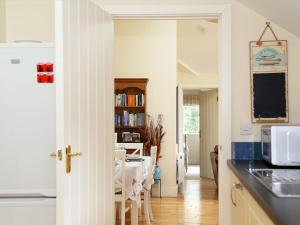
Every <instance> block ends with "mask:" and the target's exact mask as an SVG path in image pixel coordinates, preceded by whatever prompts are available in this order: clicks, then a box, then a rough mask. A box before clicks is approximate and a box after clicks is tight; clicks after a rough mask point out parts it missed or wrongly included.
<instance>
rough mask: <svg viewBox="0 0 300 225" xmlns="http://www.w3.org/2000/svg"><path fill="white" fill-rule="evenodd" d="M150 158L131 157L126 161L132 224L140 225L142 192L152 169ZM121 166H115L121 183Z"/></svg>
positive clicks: (126, 180)
mask: <svg viewBox="0 0 300 225" xmlns="http://www.w3.org/2000/svg"><path fill="white" fill-rule="evenodd" d="M151 164H152V163H151V157H150V156H136V155H134V156H132V155H129V156H128V157H127V158H126V160H125V189H126V196H128V198H129V199H130V200H131V205H132V208H131V224H132V225H138V208H139V206H140V205H141V191H142V190H143V182H144V180H145V179H146V178H147V176H148V173H149V169H150V167H151ZM121 169H122V168H121V166H120V165H119V164H117V165H116V166H115V180H116V181H119V182H120V181H121V179H122V171H121Z"/></svg>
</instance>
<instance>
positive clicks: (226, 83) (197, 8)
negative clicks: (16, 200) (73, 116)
mask: <svg viewBox="0 0 300 225" xmlns="http://www.w3.org/2000/svg"><path fill="white" fill-rule="evenodd" d="M69 3H70V5H71V6H69V5H66V7H65V8H64V7H62V4H61V3H59V4H58V7H57V9H58V11H57V12H58V13H57V14H58V19H57V22H58V23H57V25H58V26H57V30H58V31H60V32H58V35H57V36H58V41H57V44H58V45H57V46H59V47H60V48H59V49H64V50H65V51H62V50H60V51H58V52H57V56H58V57H57V60H58V62H60V65H59V71H60V72H62V71H63V67H62V65H63V63H62V59H66V60H67V59H68V58H69V57H68V56H69V55H70V54H69V53H70V52H69V51H70V49H72V46H73V44H72V43H69V42H67V43H68V44H67V45H66V44H64V41H63V39H64V38H65V35H61V33H63V34H65V33H67V34H68V35H69V36H71V34H72V36H74V32H75V33H78V34H80V37H81V36H82V33H81V30H79V31H78V32H77V30H76V29H75V30H74V29H61V28H62V25H61V24H66V26H67V28H70V27H71V28H72V27H73V28H74V26H76V25H77V23H74V24H73V23H69V22H70V21H72V20H70V19H72V18H73V17H74V15H73V14H72V13H71V16H69V17H68V18H67V23H59V22H61V20H62V18H63V16H64V15H65V14H67V15H69V14H68V12H69V11H71V12H73V11H76V9H78V11H79V12H82V13H83V15H84V13H86V10H85V9H86V8H84V7H78V5H77V3H75V2H74V4H73V2H69ZM89 3H90V2H89ZM82 4H85V3H82ZM96 11H97V13H98V14H100V16H99V17H98V18H99V21H100V22H99V24H100V23H101V25H100V26H99V27H100V28H101V32H98V33H97V37H99V38H102V37H103V34H104V40H103V38H102V39H101V42H102V45H100V46H98V47H100V48H99V49H97V50H96V53H99V54H100V56H101V55H102V56H103V54H104V56H108V58H110V53H109V51H108V50H109V48H110V46H111V37H110V34H111V33H110V32H111V29H112V23H111V19H112V18H114V19H117V18H118V19H120V18H123V19H124V18H141V17H142V18H148V19H149V18H160V17H163V18H166V17H168V18H169V17H171V18H176V17H186V18H189V17H195V16H196V17H217V18H221V21H222V23H221V24H220V31H221V32H220V33H221V35H220V36H219V41H220V42H219V43H220V45H219V46H220V51H219V54H220V61H219V68H220V73H221V82H220V86H221V89H220V90H221V91H220V93H221V95H220V97H221V101H220V108H221V113H220V117H221V118H222V120H221V121H222V125H221V126H220V127H221V129H220V143H221V144H222V148H223V149H224V151H223V152H222V154H223V155H222V163H221V164H220V165H221V166H222V167H223V169H222V170H221V171H222V173H224V174H223V175H224V176H222V179H224V180H223V181H222V184H221V185H222V190H223V192H222V194H220V196H221V198H222V200H224V201H222V204H223V206H224V204H225V205H226V204H227V203H229V198H228V196H229V195H228V193H229V188H228V187H227V183H228V180H229V179H227V178H228V173H227V171H228V170H227V167H226V159H228V158H230V146H231V143H230V140H231V139H230V133H231V132H230V130H231V120H230V115H231V113H230V107H228V105H230V99H231V98H230V84H231V79H230V70H231V54H230V49H231V45H230V40H231V38H230V33H231V30H230V24H231V22H230V7H229V6H227V5H210V6H208V5H205V6H204V5H184V6H182V5H173V6H172V5H159V6H155V5H154V6H153V5H152V6H147V5H144V6H137V5H122V6H120V5H114V6H107V5H106V6H100V8H98V9H97V10H96ZM101 13H102V14H101ZM103 15H104V16H103ZM111 17H112V18H111ZM60 19H61V20H60ZM85 19H86V17H84V16H83V17H80V18H78V20H80V21H82V20H83V21H85ZM76 21H77V20H76ZM71 31H72V32H71ZM106 31H107V32H108V33H107V32H106ZM94 34H95V33H94ZM107 34H108V35H107ZM84 35H87V33H84ZM69 36H67V40H68V37H69ZM85 37H86V36H85ZM87 37H90V36H89V34H88V35H87ZM92 39H93V38H92ZM79 40H81V39H79ZM93 40H97V38H95V39H93ZM76 43H77V42H76ZM80 43H81V44H80V45H82V46H86V45H87V46H88V48H89V49H91V50H95V48H90V47H91V45H90V44H85V43H87V42H85V41H84V39H83V41H82V42H80ZM103 43H104V44H103ZM105 43H106V44H107V45H108V46H107V45H105ZM74 44H75V43H74ZM92 46H93V45H92ZM103 46H104V47H106V46H107V47H108V48H103ZM101 47H102V48H101ZM107 49H108V50H107ZM91 52H92V51H91ZM63 53H65V55H64V54H63ZM71 53H72V52H71ZM79 55H80V54H79ZM82 57H83V58H84V56H82ZM91 58H93V57H91ZM99 62H101V63H103V67H104V69H103V70H101V74H103V76H104V77H105V79H103V82H104V84H108V88H106V87H105V86H103V90H104V91H103V93H102V92H101V93H99V94H102V96H104V97H102V96H101V95H99V96H98V95H97V96H98V97H99V99H98V102H99V101H101V102H103V104H105V105H107V108H106V109H107V110H105V112H106V113H107V114H106V115H108V117H110V116H109V115H111V118H110V119H111V121H113V113H112V112H111V111H112V104H111V103H112V102H108V101H105V100H104V99H105V97H109V96H111V97H112V95H113V90H112V89H111V90H110V88H111V87H112V83H111V81H112V79H108V77H110V78H112V74H111V70H110V69H109V68H112V64H111V61H110V60H109V59H108V60H107V61H106V58H104V60H100V61H99ZM87 64H93V63H92V62H89V61H87ZM101 65H102V64H101ZM107 66H110V67H109V68H108V67H107ZM99 68H101V66H100V67H99ZM96 71H98V67H97V68H96ZM102 72H103V73H102ZM67 73H68V74H69V73H70V71H67ZM101 79H102V78H101ZM59 85H61V86H60V87H61V88H59V90H60V91H59V92H60V97H59V99H63V94H64V88H63V86H64V85H63V81H62V80H60V82H59ZM67 90H68V89H67ZM75 94H76V93H75ZM88 97H89V98H90V97H91V96H88ZM68 102H69V99H65V104H67V103H68ZM61 105H62V104H61ZM67 105H68V104H67ZM100 111H101V112H103V111H104V110H102V109H101V108H100ZM75 112H76V110H75ZM106 125H107V124H106ZM107 126H108V128H109V129H107V130H111V131H112V130H113V129H111V127H110V125H107ZM97 127H98V125H97ZM102 127H103V126H99V129H101V131H102ZM104 127H105V126H104ZM67 134H68V132H66V136H67ZM110 136H111V137H110ZM105 137H106V138H109V140H111V142H113V132H112V134H111V135H107V136H105ZM110 138H111V139H110ZM61 141H63V140H61ZM61 141H60V143H61ZM101 143H102V142H101ZM101 143H100V144H101ZM103 147H104V148H103V149H106V150H105V151H103V152H106V154H104V155H103V157H104V158H105V159H107V160H106V161H107V162H110V161H111V158H112V152H111V149H112V145H111V144H110V141H108V142H107V143H104V144H103ZM173 149H174V148H173ZM170 151H172V150H170ZM175 151H176V150H174V152H175ZM90 152H91V153H94V152H93V151H92V150H90ZM101 154H102V153H101ZM168 157H173V155H170V156H168ZM100 158H101V157H100ZM86 160H88V159H86V158H82V159H81V163H85V162H86ZM102 160H103V158H102ZM96 161H97V160H96ZM170 166H172V165H170ZM89 167H90V165H89ZM101 169H102V170H101V174H103V175H104V176H102V178H103V179H101V180H103V182H101V181H99V187H103V188H104V189H106V190H108V191H109V190H110V187H111V183H110V182H108V181H111V179H112V174H111V171H110V169H107V168H102V167H101ZM80 171H81V170H78V172H80ZM103 171H104V172H103ZM106 172H107V173H106ZM81 174H82V175H84V174H85V172H84V170H82V173H81ZM73 175H74V178H76V177H77V173H76V171H75V172H74V174H73ZM96 175H97V174H95V175H94V174H90V176H89V180H95V179H96V178H95V179H93V177H94V176H96ZM170 177H171V176H170ZM172 179H173V178H172ZM58 180H59V181H60V182H59V184H62V182H64V181H66V179H65V178H64V177H63V176H60V177H59V178H58ZM78 180H79V181H80V182H81V180H80V179H78ZM84 181H85V180H82V182H81V183H80V184H82V185H83V186H84V183H83V182H84ZM105 181H107V182H105ZM64 184H65V185H64V186H63V185H62V187H63V188H64V189H66V190H68V189H70V185H71V184H73V183H72V182H69V183H67V182H65V183H64ZM78 184H79V183H78ZM228 185H229V184H228ZM58 186H59V187H60V185H58ZM74 187H76V186H74ZM175 188H176V187H175ZM175 188H174V189H173V187H171V189H170V191H171V192H172V191H173V190H176V189H177V188H176V189H175ZM60 190H61V189H60ZM83 190H84V189H83ZM97 190H99V189H97ZM101 190H102V189H101ZM61 193H63V192H61ZM74 193H78V194H79V195H78V197H80V196H81V195H82V194H80V192H78V191H77V190H75V191H74V192H73V195H74ZM95 193H96V192H95ZM97 193H98V194H99V195H98V196H99V197H100V196H101V197H103V199H105V200H108V198H111V195H112V193H110V191H109V193H106V194H105V196H104V194H103V193H102V192H99V191H97ZM90 196H91V197H93V194H91V195H90ZM106 196H107V197H106ZM60 197H62V198H61V201H59V205H60V206H61V207H63V204H61V203H62V200H63V199H64V196H63V194H61V195H60ZM68 197H71V195H70V196H68ZM74 197H75V199H74V200H75V201H76V199H77V197H76V196H75V195H74ZM67 200H68V199H67ZM72 202H73V203H74V201H66V203H67V204H66V205H65V207H64V208H66V209H68V210H67V212H74V211H76V212H79V213H78V215H79V216H78V217H75V218H73V220H72V221H77V220H78V221H79V219H80V215H81V214H84V213H85V210H82V209H83V208H88V207H90V208H92V206H93V203H92V202H89V201H87V202H81V204H80V207H79V208H78V204H71V203H72ZM97 202H98V201H97ZM104 202H106V201H102V202H99V206H98V207H97V209H99V208H101V209H103V211H102V210H98V211H97V212H101V213H98V214H97V215H98V218H103V221H104V223H105V224H110V222H109V221H110V219H111V218H112V215H111V212H109V211H110V210H111V209H112V207H111V205H109V206H107V207H104V206H103V203H104ZM77 208H78V209H77ZM104 209H105V210H104ZM62 215H63V214H62V213H60V214H59V218H58V219H59V221H62V220H63V217H62ZM66 216H67V218H65V219H66V221H71V219H70V218H71V216H72V213H68V214H67V215H66ZM102 216H103V217H102ZM220 216H221V218H220V219H221V220H220V221H222V222H224V224H228V223H227V218H228V213H227V212H226V210H224V211H223V212H222V211H221V210H220ZM105 221H108V222H105ZM61 224H64V223H61Z"/></svg>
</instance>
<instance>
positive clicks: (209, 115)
mask: <svg viewBox="0 0 300 225" xmlns="http://www.w3.org/2000/svg"><path fill="white" fill-rule="evenodd" d="M218 105H219V104H218V89H214V90H210V91H202V92H201V94H200V133H201V135H200V176H201V177H206V178H211V179H213V178H214V175H213V171H212V166H211V159H210V152H212V151H213V150H214V146H215V145H217V144H218V132H219V131H218V112H219V110H218Z"/></svg>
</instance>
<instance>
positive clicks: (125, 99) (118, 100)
mask: <svg viewBox="0 0 300 225" xmlns="http://www.w3.org/2000/svg"><path fill="white" fill-rule="evenodd" d="M144 105H145V96H144V94H139V95H127V94H116V95H115V106H124V107H137V106H140V107H143V106H144Z"/></svg>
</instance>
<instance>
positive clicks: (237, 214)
mask: <svg viewBox="0 0 300 225" xmlns="http://www.w3.org/2000/svg"><path fill="white" fill-rule="evenodd" d="M232 188H233V190H232V191H233V194H232V195H233V196H232V197H233V202H234V203H235V204H234V205H233V225H241V224H243V225H247V200H246V198H245V195H244V190H243V186H241V185H240V183H234V184H233V187H232Z"/></svg>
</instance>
